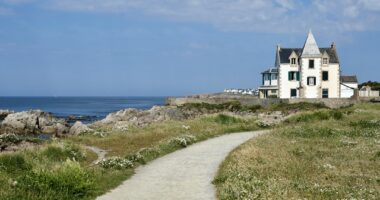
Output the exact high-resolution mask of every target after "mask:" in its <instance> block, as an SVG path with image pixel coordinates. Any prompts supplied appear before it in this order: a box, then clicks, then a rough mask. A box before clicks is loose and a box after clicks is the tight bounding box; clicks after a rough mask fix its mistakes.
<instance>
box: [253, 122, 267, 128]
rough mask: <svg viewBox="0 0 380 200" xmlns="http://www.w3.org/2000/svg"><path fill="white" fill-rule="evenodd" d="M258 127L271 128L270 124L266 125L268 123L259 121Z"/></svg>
mask: <svg viewBox="0 0 380 200" xmlns="http://www.w3.org/2000/svg"><path fill="white" fill-rule="evenodd" d="M256 125H257V126H258V127H260V128H269V127H271V125H270V124H268V123H266V122H263V121H257V122H256Z"/></svg>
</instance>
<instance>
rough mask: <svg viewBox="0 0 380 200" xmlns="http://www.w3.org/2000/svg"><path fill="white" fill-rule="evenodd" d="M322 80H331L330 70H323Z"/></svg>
mask: <svg viewBox="0 0 380 200" xmlns="http://www.w3.org/2000/svg"><path fill="white" fill-rule="evenodd" d="M322 80H324V81H328V80H329V72H328V71H324V72H322Z"/></svg>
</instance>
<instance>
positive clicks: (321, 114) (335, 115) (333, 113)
mask: <svg viewBox="0 0 380 200" xmlns="http://www.w3.org/2000/svg"><path fill="white" fill-rule="evenodd" d="M343 116H344V115H343V113H342V112H341V111H338V110H321V111H316V112H313V113H303V114H300V115H297V116H294V117H292V118H290V119H288V120H286V121H287V122H311V121H320V120H329V119H335V120H341V119H342V118H343Z"/></svg>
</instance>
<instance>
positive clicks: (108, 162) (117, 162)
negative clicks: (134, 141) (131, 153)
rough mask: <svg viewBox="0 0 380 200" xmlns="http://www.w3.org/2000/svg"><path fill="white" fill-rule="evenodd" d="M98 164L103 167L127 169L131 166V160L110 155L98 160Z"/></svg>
mask: <svg viewBox="0 0 380 200" xmlns="http://www.w3.org/2000/svg"><path fill="white" fill-rule="evenodd" d="M99 165H100V166H101V167H103V168H105V169H118V170H121V169H128V168H132V167H133V162H132V161H131V160H129V159H126V158H121V157H118V156H116V157H111V158H107V159H103V160H102V161H100V162H99Z"/></svg>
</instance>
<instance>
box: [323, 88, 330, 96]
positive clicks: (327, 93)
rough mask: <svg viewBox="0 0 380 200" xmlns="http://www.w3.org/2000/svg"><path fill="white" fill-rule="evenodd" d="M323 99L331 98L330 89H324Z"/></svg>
mask: <svg viewBox="0 0 380 200" xmlns="http://www.w3.org/2000/svg"><path fill="white" fill-rule="evenodd" d="M322 98H329V89H322Z"/></svg>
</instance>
